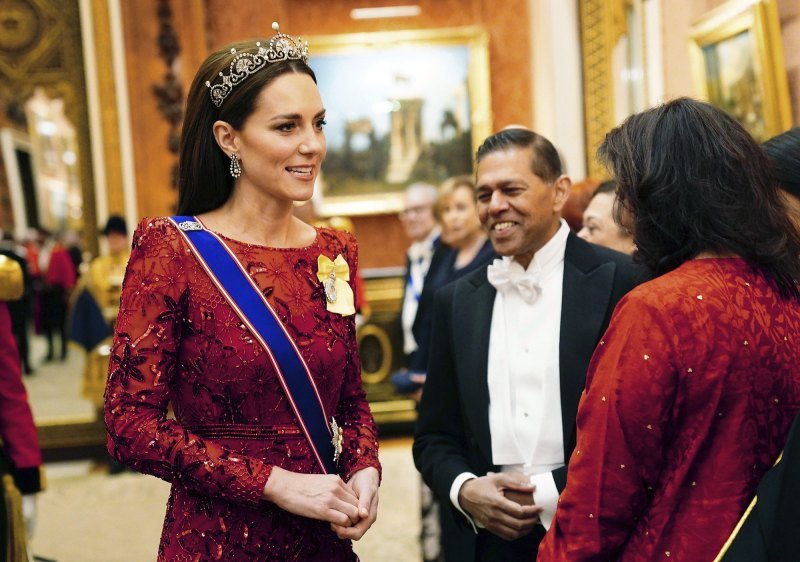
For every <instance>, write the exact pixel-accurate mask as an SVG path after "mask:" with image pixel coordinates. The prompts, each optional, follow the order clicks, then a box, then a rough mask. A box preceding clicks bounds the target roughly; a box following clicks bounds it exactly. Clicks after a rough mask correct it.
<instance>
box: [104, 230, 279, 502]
mask: <svg viewBox="0 0 800 562" xmlns="http://www.w3.org/2000/svg"><path fill="white" fill-rule="evenodd" d="M192 259H194V258H193V257H192V256H191V254H190V253H189V250H188V248H186V246H185V245H184V244H183V243H182V240H181V239H180V234H179V233H178V232H177V231H176V230H175V228H174V227H173V226H172V225H171V223H169V221H167V220H166V219H156V220H153V221H148V220H147V219H145V220H144V221H143V222H142V223H141V224H140V225H139V227H138V228H137V230H136V233H135V235H134V241H133V249H132V253H131V258H130V262H129V263H128V268H127V270H126V274H125V281H124V284H123V289H122V297H121V303H120V311H119V317H118V320H117V325H116V333H115V334H114V343H113V347H112V352H111V361H110V365H109V379H108V386H107V388H106V394H105V423H106V428H107V430H108V450H109V453H110V454H111V456H112V457H114V458H115V459H117V460H118V461H119V462H122V463H124V464H126V465H127V466H129V467H131V468H133V469H134V470H137V471H139V472H143V473H146V474H152V475H154V476H157V477H159V478H162V479H164V480H167V481H169V482H172V483H175V484H181V485H183V486H185V487H186V488H188V489H191V490H193V491H195V492H198V493H201V494H204V495H207V496H210V497H217V498H223V499H225V500H227V501H231V502H235V503H240V504H245V505H251V506H255V505H258V504H259V503H260V502H261V497H262V492H263V489H264V485H265V484H266V481H267V479H268V478H269V475H270V472H271V468H272V467H271V465H268V464H266V463H264V462H262V461H260V460H257V459H253V458H249V457H247V456H245V455H241V454H238V453H233V452H231V451H229V450H227V449H225V448H223V447H221V446H219V445H218V444H216V443H215V442H213V441H212V440H209V439H204V438H201V437H199V436H197V435H195V434H192V433H191V432H189V431H187V430H186V429H185V428H183V427H182V426H181V425H180V424H179V423H177V422H176V421H175V420H172V419H168V418H167V405H168V402H169V391H170V385H171V383H172V382H173V381H174V379H176V378H177V377H180V373H181V372H182V370H183V367H182V362H181V360H180V345H181V336H182V334H184V333H187V331H189V330H192V319H191V318H190V315H189V314H188V307H189V302H190V295H191V283H190V280H189V279H188V277H189V276H188V275H187V269H188V268H187V263H188V262H187V260H192Z"/></svg>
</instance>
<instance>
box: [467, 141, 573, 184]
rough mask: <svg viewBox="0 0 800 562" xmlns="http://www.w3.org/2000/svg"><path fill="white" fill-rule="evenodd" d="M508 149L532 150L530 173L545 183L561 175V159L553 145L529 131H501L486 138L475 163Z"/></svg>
mask: <svg viewBox="0 0 800 562" xmlns="http://www.w3.org/2000/svg"><path fill="white" fill-rule="evenodd" d="M509 148H521V149H525V148H530V149H532V151H533V158H532V159H531V171H532V172H533V173H534V174H536V175H537V176H539V177H540V178H541V179H542V180H543V181H545V182H547V183H552V182H554V181H556V180H557V179H558V177H559V176H560V175H561V174H562V171H561V169H562V168H561V158H560V157H559V156H558V151H557V150H556V148H555V147H554V146H553V143H551V142H550V141H549V140H547V139H546V138H545V137H543V136H542V135H540V134H537V133H534V132H533V131H531V130H529V129H522V128H514V129H503V130H502V131H500V132H498V133H495V134H493V135H492V136H490V137H487V139H486V140H485V141H483V144H481V146H480V147H479V148H478V152H477V154H476V155H475V161H476V162H480V161H481V160H483V158H484V157H486V156H487V155H488V154H491V153H492V152H498V151H500V150H508V149H509Z"/></svg>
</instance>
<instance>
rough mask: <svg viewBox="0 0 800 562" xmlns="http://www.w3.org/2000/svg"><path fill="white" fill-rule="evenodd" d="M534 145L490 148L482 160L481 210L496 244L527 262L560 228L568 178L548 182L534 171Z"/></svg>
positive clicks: (503, 252)
mask: <svg viewBox="0 0 800 562" xmlns="http://www.w3.org/2000/svg"><path fill="white" fill-rule="evenodd" d="M533 157H534V155H533V149H532V148H516V147H512V148H508V149H505V150H498V151H495V152H491V153H489V154H487V155H486V156H484V157H483V158H482V159H481V161H480V162H479V163H478V171H477V174H476V180H477V181H476V184H477V188H476V194H477V199H478V215H479V216H480V219H481V224H483V226H484V228H485V229H486V231H487V233H488V235H489V239H490V240H491V241H492V246H494V250H495V251H496V252H497V253H498V254H500V255H501V256H513V257H514V259H515V260H516V261H518V262H519V263H520V264H521V265H522V266H523V267H527V266H528V264H529V263H530V262H531V260H532V259H533V256H534V254H535V253H536V252H537V251H539V249H540V248H541V247H542V246H544V245H545V244H546V243H547V241H548V240H550V238H552V237H553V235H554V234H555V233H556V232H557V231H558V228H559V221H560V219H561V209H562V207H563V206H564V203H565V202H566V200H567V197H568V196H569V188H570V181H569V178H567V177H566V176H560V177H559V178H558V179H556V180H555V181H554V182H551V183H548V182H545V181H544V180H542V178H540V177H539V176H537V175H536V174H534V173H533V170H532V169H531V162H532V161H533Z"/></svg>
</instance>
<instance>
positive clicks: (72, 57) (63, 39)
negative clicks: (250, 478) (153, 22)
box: [0, 0, 97, 244]
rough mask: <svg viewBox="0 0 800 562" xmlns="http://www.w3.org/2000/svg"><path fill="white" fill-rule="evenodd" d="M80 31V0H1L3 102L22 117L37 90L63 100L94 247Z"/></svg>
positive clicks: (85, 220) (86, 229) (0, 94)
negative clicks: (75, 139) (71, 128)
mask: <svg viewBox="0 0 800 562" xmlns="http://www.w3.org/2000/svg"><path fill="white" fill-rule="evenodd" d="M80 29H81V22H80V13H79V10H78V1H77V0H0V30H2V33H0V99H2V102H3V105H5V107H6V110H7V111H9V112H10V113H12V114H19V115H21V113H22V108H23V107H24V104H25V101H26V100H27V99H28V98H30V97H31V95H32V94H33V91H34V89H35V88H36V87H42V88H44V90H45V92H46V93H47V95H48V96H49V97H51V98H62V99H63V100H64V107H65V113H66V115H67V116H68V117H69V119H70V121H71V122H72V123H73V125H74V126H75V129H76V131H77V136H78V144H79V151H80V154H79V155H78V158H79V162H80V175H81V187H82V195H83V201H84V205H83V223H84V236H85V240H86V242H87V243H89V244H92V243H93V242H94V238H95V237H96V227H97V225H96V218H95V210H94V204H93V202H94V183H93V175H92V159H91V151H90V141H89V121H88V111H87V105H86V88H85V80H84V69H83V53H82V45H81V31H80ZM18 112H19V113H18Z"/></svg>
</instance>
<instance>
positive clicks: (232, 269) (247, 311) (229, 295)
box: [170, 216, 340, 474]
mask: <svg viewBox="0 0 800 562" xmlns="http://www.w3.org/2000/svg"><path fill="white" fill-rule="evenodd" d="M170 220H171V221H172V222H173V223H174V224H175V226H176V227H177V228H178V232H180V233H181V234H182V235H183V237H184V239H185V240H186V241H187V242H188V244H189V246H190V247H191V248H192V250H193V251H194V254H195V256H196V257H197V259H198V261H199V262H200V264H201V265H202V266H203V268H204V269H205V270H206V273H208V276H209V277H210V278H211V280H212V281H213V282H214V284H215V285H216V286H217V288H218V289H219V290H220V292H221V293H222V294H223V295H224V296H225V298H226V299H227V301H228V304H230V305H231V307H232V308H233V309H234V310H235V311H236V314H237V315H238V316H239V318H241V320H242V322H244V324H245V325H246V326H247V327H248V328H249V329H250V331H251V332H252V333H253V335H254V336H255V338H256V339H257V340H258V342H259V343H260V344H261V345H262V346H263V347H264V350H265V351H266V352H267V355H268V356H269V358H270V360H271V361H272V364H273V366H274V368H275V372H276V373H277V375H278V380H279V381H280V382H281V385H282V386H283V389H284V391H285V392H286V396H287V398H288V399H289V403H290V404H291V405H292V409H293V410H294V413H295V415H296V416H297V420H298V421H299V422H300V426H301V427H302V429H303V432H304V433H305V435H306V438H307V439H308V442H309V445H310V447H311V450H312V451H313V452H314V455H315V456H316V458H317V461H318V462H319V465H320V466H321V467H322V469H323V471H325V472H326V473H327V474H336V473H337V470H336V459H337V458H338V453H339V447H335V446H334V439H333V432H336V433H339V431H340V430H339V428H338V427H336V421H335V420H333V419H331V421H332V425H333V432H332V430H331V426H329V425H328V421H327V416H326V415H325V408H324V407H323V405H322V400H321V399H320V396H319V392H318V391H317V387H316V385H315V384H314V380H313V379H312V378H311V373H310V372H309V370H308V366H307V365H306V363H305V361H303V358H302V356H301V355H300V352H299V351H298V350H297V347H296V346H295V345H294V342H293V341H292V339H291V337H290V336H289V334H288V333H287V332H286V329H285V328H284V326H283V324H282V323H281V321H280V320H279V319H278V317H277V316H276V315H275V312H274V311H273V310H272V307H271V306H270V305H269V303H268V302H267V300H266V299H265V298H264V295H262V294H261V291H259V290H258V287H256V285H255V283H254V282H253V280H252V279H251V278H250V276H249V275H248V274H247V272H246V271H245V270H244V268H243V267H242V265H241V263H239V260H237V259H236V257H235V256H234V255H233V253H232V252H231V251H230V249H228V247H227V245H226V244H225V242H223V241H222V239H220V238H219V237H218V236H217V235H216V234H214V233H213V232H210V231H208V230H206V229H205V228H203V226H202V225H201V223H200V221H198V220H197V219H196V218H195V217H189V216H175V217H170ZM336 437H337V438H339V439H340V435H337V436H336ZM337 444H338V445H340V441H337Z"/></svg>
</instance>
